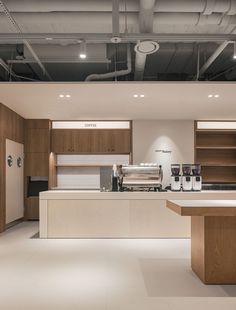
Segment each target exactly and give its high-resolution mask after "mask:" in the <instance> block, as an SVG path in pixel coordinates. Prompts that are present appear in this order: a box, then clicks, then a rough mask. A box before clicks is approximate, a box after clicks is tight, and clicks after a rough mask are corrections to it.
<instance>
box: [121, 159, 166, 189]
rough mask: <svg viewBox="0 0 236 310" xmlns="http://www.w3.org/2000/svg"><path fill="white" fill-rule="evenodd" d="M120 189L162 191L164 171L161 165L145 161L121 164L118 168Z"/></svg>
mask: <svg viewBox="0 0 236 310" xmlns="http://www.w3.org/2000/svg"><path fill="white" fill-rule="evenodd" d="M118 177H119V188H120V191H151V190H154V191H157V190H158V191H161V189H162V179H163V171H162V167H161V166H160V165H157V164H154V163H143V164H139V165H121V166H119V169H118Z"/></svg>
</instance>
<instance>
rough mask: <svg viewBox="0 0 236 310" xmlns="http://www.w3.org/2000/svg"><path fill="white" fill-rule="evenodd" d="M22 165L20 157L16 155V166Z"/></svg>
mask: <svg viewBox="0 0 236 310" xmlns="http://www.w3.org/2000/svg"><path fill="white" fill-rule="evenodd" d="M21 166H22V159H21V157H18V158H17V167H19V168H20V167H21Z"/></svg>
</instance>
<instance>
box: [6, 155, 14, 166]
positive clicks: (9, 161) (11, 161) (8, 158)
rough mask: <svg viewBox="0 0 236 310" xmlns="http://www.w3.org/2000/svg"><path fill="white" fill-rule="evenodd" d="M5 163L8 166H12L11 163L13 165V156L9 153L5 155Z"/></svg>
mask: <svg viewBox="0 0 236 310" xmlns="http://www.w3.org/2000/svg"><path fill="white" fill-rule="evenodd" d="M7 164H8V166H9V167H12V165H13V158H12V156H11V155H9V156H8V157H7Z"/></svg>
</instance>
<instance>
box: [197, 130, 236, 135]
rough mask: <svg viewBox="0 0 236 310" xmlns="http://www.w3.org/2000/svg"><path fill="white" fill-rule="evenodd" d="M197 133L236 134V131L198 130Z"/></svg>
mask: <svg viewBox="0 0 236 310" xmlns="http://www.w3.org/2000/svg"><path fill="white" fill-rule="evenodd" d="M196 133H206V134H209V133H215V134H217V133H222V134H236V129H196Z"/></svg>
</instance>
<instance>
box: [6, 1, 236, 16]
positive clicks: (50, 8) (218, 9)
mask: <svg viewBox="0 0 236 310" xmlns="http://www.w3.org/2000/svg"><path fill="white" fill-rule="evenodd" d="M213 2H215V3H214V7H213V6H212V5H211V3H213ZM8 7H9V10H10V11H11V12H12V13H14V12H36V13H37V12H40V13H44V12H61V11H62V12H75V11H78V12H111V1H110V0H102V1H99V5H97V0H89V1H88V0H80V1H75V0H67V1H65V0H57V1H56V3H55V2H54V1H48V0H40V1H32V0H24V1H19V0H11V1H8ZM122 9H123V8H121V11H122ZM0 11H1V10H0ZM138 11H139V4H138V1H136V0H134V1H131V0H127V12H138ZM154 11H155V12H193V13H203V14H206V13H208V12H211V13H223V14H227V15H234V14H236V3H235V1H234V0H224V1H212V0H201V1H196V0H168V1H167V0H158V1H157V3H156V5H155V9H154Z"/></svg>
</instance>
